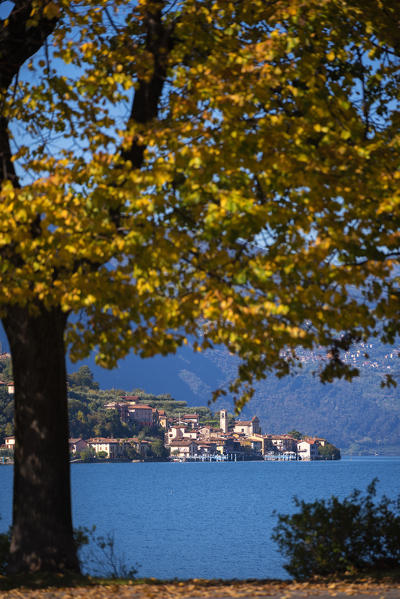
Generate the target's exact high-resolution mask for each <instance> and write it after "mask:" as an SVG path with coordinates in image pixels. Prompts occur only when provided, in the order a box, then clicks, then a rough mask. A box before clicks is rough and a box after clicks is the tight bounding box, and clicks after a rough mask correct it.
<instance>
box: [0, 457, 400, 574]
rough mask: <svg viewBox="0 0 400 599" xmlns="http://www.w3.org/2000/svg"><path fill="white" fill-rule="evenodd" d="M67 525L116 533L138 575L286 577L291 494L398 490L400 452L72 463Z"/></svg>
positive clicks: (8, 484)
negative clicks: (325, 458)
mask: <svg viewBox="0 0 400 599" xmlns="http://www.w3.org/2000/svg"><path fill="white" fill-rule="evenodd" d="M71 472H72V490H73V492H72V495H73V498H72V502H73V515H74V525H75V526H88V527H90V526H92V525H93V524H95V525H96V527H97V532H98V533H99V534H100V533H101V534H104V533H108V532H111V533H113V534H114V538H115V541H116V546H117V551H119V552H120V553H121V554H123V555H124V560H125V561H126V562H127V563H129V564H132V565H135V564H139V567H138V570H139V572H138V575H139V576H149V577H151V576H154V577H157V578H174V577H178V578H223V579H230V578H239V579H244V578H287V574H286V571H285V570H284V569H283V558H282V557H281V555H280V554H279V553H278V551H277V548H276V546H275V544H274V543H273V542H272V541H271V539H270V536H271V532H272V529H273V527H274V525H275V523H276V516H275V515H274V511H277V512H279V513H289V512H292V511H293V509H294V507H293V504H292V497H293V496H294V495H297V496H298V497H299V498H301V499H305V500H313V499H315V498H322V497H329V496H331V495H332V494H335V495H337V496H338V497H341V498H342V497H345V496H346V495H348V494H349V493H350V492H351V491H352V490H353V489H354V488H359V489H362V490H365V488H366V486H367V485H368V484H369V483H370V482H371V480H372V479H373V478H374V477H377V478H379V481H380V482H379V484H378V494H383V493H385V494H386V495H387V496H389V497H391V498H394V497H396V496H397V495H398V494H399V493H400V457H370V458H369V457H360V458H356V457H353V458H344V459H342V460H341V461H338V462H244V463H239V462H237V463H234V462H228V463H147V464H145V463H134V464H131V463H123V464H74V465H72V467H71ZM11 495H12V467H10V466H3V467H0V516H1V518H2V520H1V521H0V530H2V531H4V530H6V529H7V527H8V525H9V524H10V522H11Z"/></svg>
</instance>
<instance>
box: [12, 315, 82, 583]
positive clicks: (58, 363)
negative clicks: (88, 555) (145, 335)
mask: <svg viewBox="0 0 400 599" xmlns="http://www.w3.org/2000/svg"><path fill="white" fill-rule="evenodd" d="M3 324H4V328H5V330H6V333H7V336H8V340H9V342H10V347H11V355H12V362H13V372H14V382H15V441H16V443H15V465H14V500H13V532H12V540H11V555H10V567H9V570H10V573H17V572H27V571H28V572H35V571H43V572H45V571H47V572H63V571H65V570H72V571H75V572H77V571H79V563H78V559H77V555H76V548H75V543H74V540H73V532H72V519H71V497H70V473H69V460H68V410H67V383H66V370H65V348H64V331H65V326H66V315H65V314H63V313H62V312H61V310H59V309H57V308H55V309H52V310H50V311H48V310H46V309H45V308H44V307H43V306H39V307H38V310H37V313H35V315H32V314H30V313H29V311H28V309H27V308H21V307H11V308H10V309H9V310H8V313H7V316H6V317H5V318H4V319H3Z"/></svg>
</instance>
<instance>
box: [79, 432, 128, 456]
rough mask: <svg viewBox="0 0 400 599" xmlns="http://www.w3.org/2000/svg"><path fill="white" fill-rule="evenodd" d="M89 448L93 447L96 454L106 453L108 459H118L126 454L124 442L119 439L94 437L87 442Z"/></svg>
mask: <svg viewBox="0 0 400 599" xmlns="http://www.w3.org/2000/svg"><path fill="white" fill-rule="evenodd" d="M87 444H88V446H89V447H92V448H93V449H94V451H95V453H96V454H98V453H103V452H104V453H106V454H107V458H118V457H120V456H122V455H123V453H124V442H121V443H120V441H119V440H118V439H107V438H105V437H93V438H92V439H88V440H87Z"/></svg>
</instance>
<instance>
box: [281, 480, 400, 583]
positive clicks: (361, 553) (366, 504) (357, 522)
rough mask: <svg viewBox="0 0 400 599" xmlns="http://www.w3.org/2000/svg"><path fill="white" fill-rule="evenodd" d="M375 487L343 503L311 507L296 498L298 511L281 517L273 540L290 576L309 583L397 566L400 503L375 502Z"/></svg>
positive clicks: (332, 501) (319, 502) (333, 501)
mask: <svg viewBox="0 0 400 599" xmlns="http://www.w3.org/2000/svg"><path fill="white" fill-rule="evenodd" d="M376 483H377V480H376V479H374V480H373V481H372V483H371V484H370V485H369V486H368V487H367V491H366V493H365V494H364V495H363V494H362V493H361V492H360V491H358V490H355V491H353V492H352V493H351V495H349V496H348V497H345V498H344V499H343V500H342V501H341V500H340V499H338V497H335V496H334V495H333V496H332V497H330V498H329V499H327V500H325V499H321V500H316V501H313V502H310V503H307V502H305V501H300V500H299V499H297V498H295V500H294V504H295V506H296V507H297V508H299V511H298V512H296V513H294V514H292V515H282V514H279V515H278V524H277V525H276V527H275V528H274V532H273V535H272V539H273V540H274V541H276V543H277V544H278V546H279V548H280V550H281V551H282V553H283V554H284V555H285V556H286V557H287V558H289V563H288V564H286V565H285V569H286V570H287V571H288V572H289V574H291V575H292V576H294V577H295V578H296V579H297V580H305V579H307V578H311V577H312V576H327V575H332V574H339V575H341V576H343V574H344V573H346V572H348V573H352V574H355V573H359V572H368V571H369V572H371V571H372V572H373V571H377V570H379V571H382V569H383V570H391V569H393V568H396V567H398V564H399V558H400V549H399V547H400V545H399V541H400V512H399V506H400V502H399V499H400V498H399V497H398V498H397V499H395V500H390V499H388V498H387V497H385V496H383V497H382V498H381V500H380V501H379V502H376V500H375V495H376Z"/></svg>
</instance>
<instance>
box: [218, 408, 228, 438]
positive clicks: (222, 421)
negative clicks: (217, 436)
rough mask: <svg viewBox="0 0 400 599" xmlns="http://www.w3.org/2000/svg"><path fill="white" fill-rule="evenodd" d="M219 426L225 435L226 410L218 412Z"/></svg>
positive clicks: (226, 426)
mask: <svg viewBox="0 0 400 599" xmlns="http://www.w3.org/2000/svg"><path fill="white" fill-rule="evenodd" d="M219 426H220V428H221V430H222V432H223V433H225V434H226V433H227V432H228V412H227V411H226V410H220V413H219Z"/></svg>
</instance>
